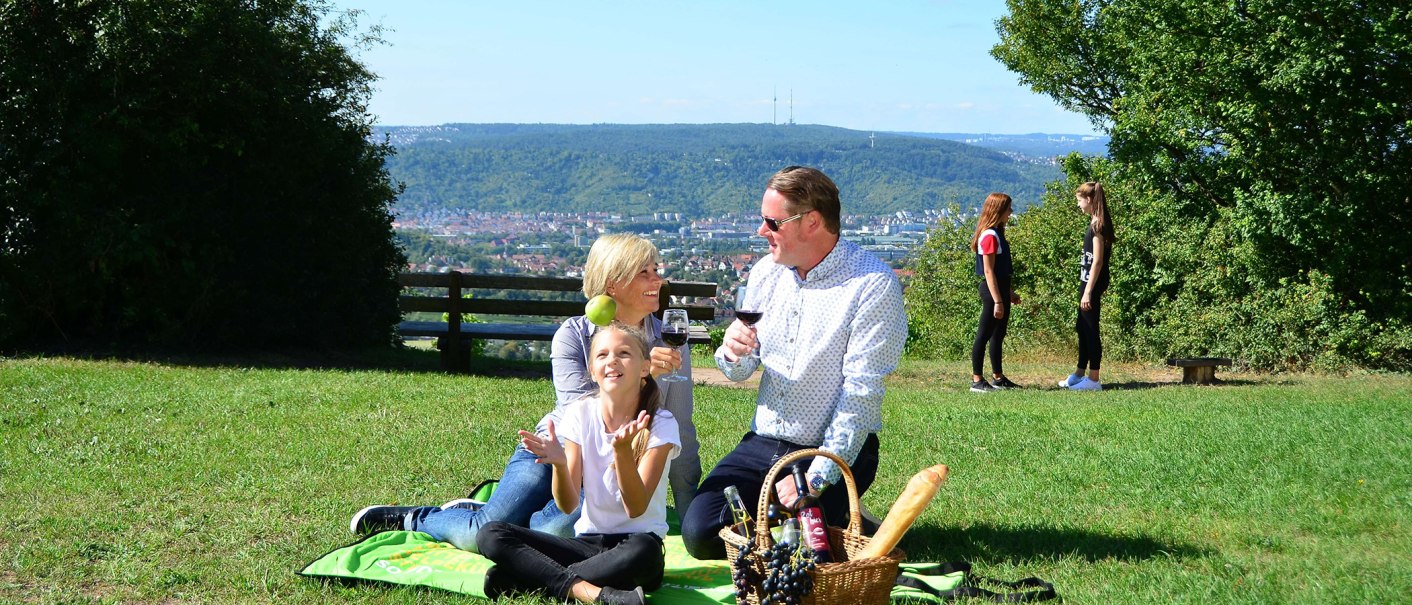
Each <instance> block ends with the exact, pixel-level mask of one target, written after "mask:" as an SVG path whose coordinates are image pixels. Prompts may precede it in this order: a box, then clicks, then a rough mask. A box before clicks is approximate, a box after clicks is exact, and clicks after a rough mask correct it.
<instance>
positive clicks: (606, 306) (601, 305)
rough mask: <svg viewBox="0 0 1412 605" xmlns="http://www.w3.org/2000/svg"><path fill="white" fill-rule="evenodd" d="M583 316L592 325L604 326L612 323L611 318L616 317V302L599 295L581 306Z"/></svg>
mask: <svg viewBox="0 0 1412 605" xmlns="http://www.w3.org/2000/svg"><path fill="white" fill-rule="evenodd" d="M583 315H584V317H587V318H588V320H589V321H591V322H593V325H596V326H606V325H608V324H610V323H613V318H614V317H617V316H618V301H616V300H613V297H611V296H608V295H606V294H599V295H598V296H595V297H593V298H591V299H589V300H588V304H586V305H584V306H583Z"/></svg>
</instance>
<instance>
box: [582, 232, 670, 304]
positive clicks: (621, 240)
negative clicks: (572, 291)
mask: <svg viewBox="0 0 1412 605" xmlns="http://www.w3.org/2000/svg"><path fill="white" fill-rule="evenodd" d="M660 260H661V257H660V256H659V255H658V254H657V246H655V245H653V244H652V242H649V241H647V240H646V239H644V238H643V237H641V236H638V235H633V234H631V233H614V234H612V235H605V236H603V237H600V238H598V241H595V242H593V247H592V248H589V250H588V262H586V263H584V266H583V295H584V297H586V298H593V297H595V296H598V295H599V294H607V293H608V286H609V285H610V284H616V283H618V282H624V281H628V280H630V279H632V277H633V276H634V275H637V272H638V271H641V270H642V268H643V267H645V266H647V265H648V264H651V265H654V267H655V265H656V264H657V263H658V262H660Z"/></svg>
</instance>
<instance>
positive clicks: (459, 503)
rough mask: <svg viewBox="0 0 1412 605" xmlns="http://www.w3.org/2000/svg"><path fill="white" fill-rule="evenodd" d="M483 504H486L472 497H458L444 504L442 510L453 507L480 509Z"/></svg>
mask: <svg viewBox="0 0 1412 605" xmlns="http://www.w3.org/2000/svg"><path fill="white" fill-rule="evenodd" d="M482 506H485V503H484V502H481V501H480V500H472V499H470V498H457V499H455V500H452V501H450V502H447V503H445V504H442V505H441V510H451V509H453V508H464V509H466V510H480V507H482Z"/></svg>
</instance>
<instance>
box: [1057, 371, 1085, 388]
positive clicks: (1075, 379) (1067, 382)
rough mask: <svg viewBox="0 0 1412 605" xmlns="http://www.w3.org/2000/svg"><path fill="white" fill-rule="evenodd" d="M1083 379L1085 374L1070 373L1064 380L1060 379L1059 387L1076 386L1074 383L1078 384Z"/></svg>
mask: <svg viewBox="0 0 1412 605" xmlns="http://www.w3.org/2000/svg"><path fill="white" fill-rule="evenodd" d="M1083 379H1084V377H1083V376H1079V375H1078V374H1070V375H1068V376H1065V377H1064V379H1063V380H1060V381H1059V387H1060V388H1064V389H1067V388H1069V387H1071V386H1074V385H1076V384H1078V383H1080V382H1082V381H1083Z"/></svg>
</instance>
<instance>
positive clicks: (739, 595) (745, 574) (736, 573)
mask: <svg viewBox="0 0 1412 605" xmlns="http://www.w3.org/2000/svg"><path fill="white" fill-rule="evenodd" d="M753 546H754V544H749V545H746V546H745V547H744V548H741V549H740V551H739V552H737V553H736V555H735V560H734V561H732V562H731V570H732V571H731V580H733V581H734V582H735V602H736V603H737V604H738V605H745V603H746V602H747V601H746V599H747V598H748V597H749V596H750V591H751V590H753V589H754V588H755V587H756V586H759V585H760V581H761V580H763V579H764V578H761V577H760V572H759V570H756V569H755V565H754V563H755V550H754V549H753V548H752V547H753Z"/></svg>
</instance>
